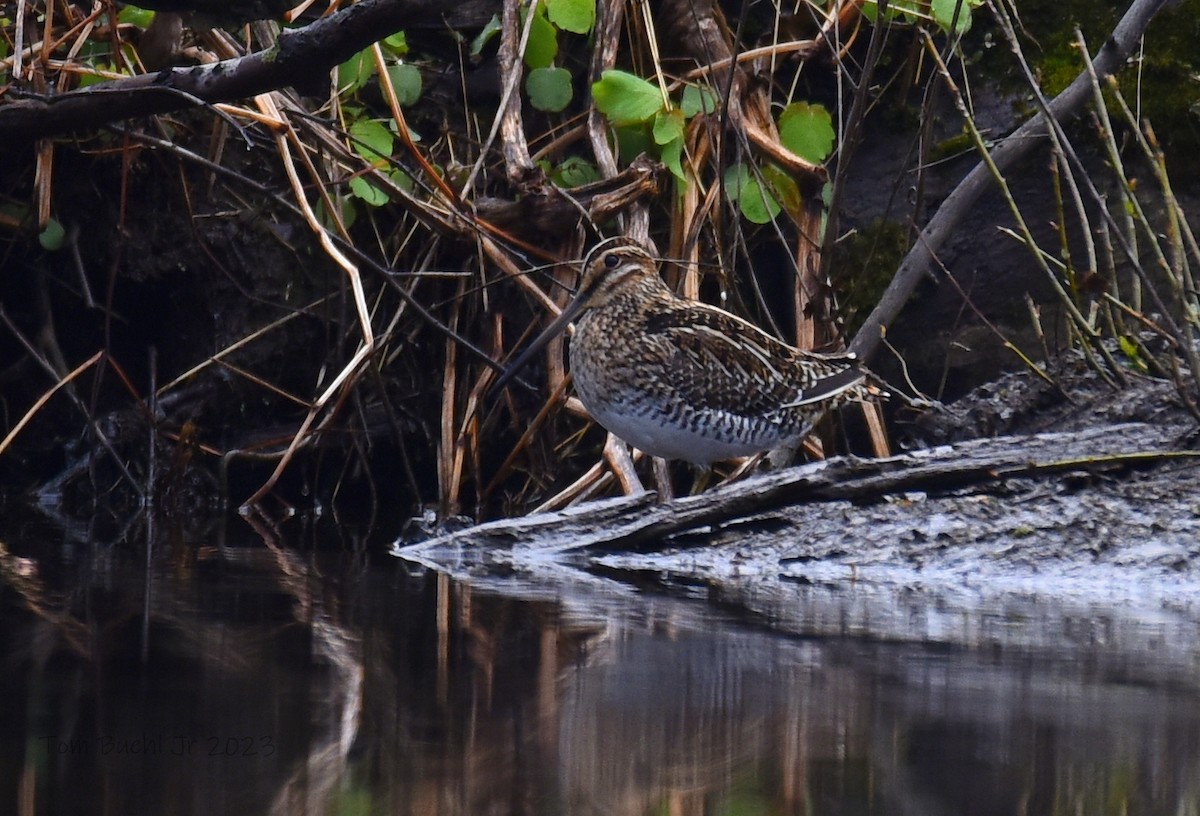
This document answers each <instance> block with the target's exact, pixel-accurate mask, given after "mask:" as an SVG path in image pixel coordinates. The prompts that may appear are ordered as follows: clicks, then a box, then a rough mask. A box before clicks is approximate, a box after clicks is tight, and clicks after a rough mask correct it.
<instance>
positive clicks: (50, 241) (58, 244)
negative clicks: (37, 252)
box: [38, 218, 67, 252]
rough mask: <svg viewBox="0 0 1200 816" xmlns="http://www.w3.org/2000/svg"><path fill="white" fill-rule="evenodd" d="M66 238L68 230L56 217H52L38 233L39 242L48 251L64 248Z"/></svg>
mask: <svg viewBox="0 0 1200 816" xmlns="http://www.w3.org/2000/svg"><path fill="white" fill-rule="evenodd" d="M66 239H67V231H66V230H64V229H63V225H62V224H60V223H58V221H57V220H56V219H54V218H51V219H50V220H49V221H48V222H47V223H46V228H45V229H44V230H42V231H41V233H39V234H38V243H39V244H41V245H42V249H44V250H46V251H47V252H57V251H58V250H60V249H62V245H63V243H65V242H66Z"/></svg>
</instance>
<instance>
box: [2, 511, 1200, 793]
mask: <svg viewBox="0 0 1200 816" xmlns="http://www.w3.org/2000/svg"><path fill="white" fill-rule="evenodd" d="M318 538H319V536H316V535H315V536H314V538H313V539H310V540H307V541H287V542H281V541H276V540H275V539H274V538H273V537H272V536H271V535H269V534H266V533H263V534H261V535H259V536H252V537H247V538H246V539H245V540H243V541H239V542H236V543H230V542H228V541H226V542H224V543H222V544H221V546H215V541H210V540H206V541H200V542H197V541H187V540H184V539H183V538H175V539H174V540H172V541H159V542H156V546H155V547H153V548H150V550H149V551H148V552H147V550H146V549H145V548H144V545H139V544H136V543H130V542H125V543H122V544H120V545H106V546H101V545H97V544H88V543H86V542H82V543H81V542H78V541H62V540H61V539H60V540H57V541H56V540H54V539H53V538H51V537H50V536H49V534H47V533H46V532H45V531H42V532H41V533H39V534H38V535H34V536H23V537H20V538H9V539H5V538H3V537H0V577H2V579H3V580H2V582H0V609H2V610H3V611H2V616H0V660H2V661H3V666H4V670H3V672H0V812H3V813H18V814H42V813H46V814H49V813H113V814H126V813H173V814H192V813H195V814H212V813H237V814H242V815H246V814H258V813H287V814H309V813H312V814H316V813H322V814H325V813H336V814H362V813H387V814H492V813H496V814H527V813H528V814H541V813H546V814H561V813H570V814H593V813H594V814H601V813H603V814H768V813H820V814H926V815H932V814H943V813H944V814H993V813H994V814H1018V813H1019V814H1057V813H1084V814H1094V813H1109V812H1113V813H1116V812H1121V813H1128V814H1158V813H1172V814H1176V813H1182V814H1187V813H1197V812H1200V761H1198V760H1200V721H1198V720H1200V706H1198V703H1200V694H1198V689H1197V686H1196V683H1194V682H1187V681H1186V680H1181V676H1180V673H1179V671H1178V668H1179V667H1178V665H1177V664H1176V663H1175V659H1174V658H1173V662H1172V665H1171V666H1170V667H1169V670H1168V671H1163V672H1160V671H1158V670H1157V669H1156V667H1155V665H1154V664H1153V662H1143V663H1142V664H1141V665H1139V666H1137V667H1134V668H1131V667H1130V666H1129V665H1128V664H1127V662H1122V661H1121V655H1119V654H1112V653H1111V650H1112V647H1111V646H1110V645H1108V644H1105V643H1103V642H1101V641H1099V640H1098V641H1097V642H1095V643H1093V644H1091V645H1090V646H1085V647H1081V646H1080V644H1079V643H1078V642H1075V643H1072V644H1071V648H1070V650H1064V652H1063V653H1064V654H1066V652H1067V651H1069V654H1070V657H1069V658H1064V657H1056V656H1055V653H1054V650H1053V649H1047V648H1045V647H1046V644H1044V643H1042V644H1039V645H1038V647H1037V648H1036V649H1034V648H1029V649H1022V648H1019V647H1016V646H1012V645H1006V646H1004V647H1003V648H1000V647H996V646H995V645H994V644H993V645H992V646H991V647H990V648H967V647H956V646H948V645H946V644H945V643H941V644H928V643H920V642H897V641H883V640H878V639H873V638H872V637H871V636H870V634H869V633H868V632H860V633H859V634H857V635H856V636H853V637H830V636H811V635H810V636H797V635H796V634H794V633H793V634H781V633H779V632H777V631H772V629H771V628H769V627H768V626H766V625H763V624H762V623H761V619H760V620H757V621H755V620H748V619H746V618H745V616H741V615H740V613H737V612H730V613H721V612H720V611H718V610H716V609H715V608H714V607H713V606H711V605H709V604H706V603H704V602H702V601H698V600H682V599H673V598H668V597H662V596H656V595H652V594H646V593H637V592H635V591H633V590H632V589H630V588H627V587H623V586H621V585H618V584H610V583H605V582H602V581H599V580H592V581H586V582H583V581H581V582H579V583H576V584H562V583H559V584H556V585H542V586H532V587H531V586H529V585H526V586H525V587H523V588H522V590H521V592H520V593H516V594H512V593H507V594H506V593H501V592H498V591H497V588H496V587H495V586H492V587H485V588H481V587H480V586H478V585H475V586H473V585H470V584H465V583H456V582H453V581H451V580H449V579H448V578H446V577H445V576H440V575H436V574H432V573H422V574H410V572H409V571H408V568H406V567H405V566H404V565H403V564H402V563H400V562H398V561H396V560H395V559H390V558H386V557H375V556H373V555H371V554H372V553H374V552H381V551H382V549H383V548H382V546H379V547H376V546H374V545H367V544H359V545H350V546H343V545H338V546H328V542H326V545H325V546H318V545H319V544H320V543H321V542H320V541H318V540H317V539H318ZM498 583H499V585H500V586H504V582H498ZM807 602H808V603H814V601H813V600H812V599H811V598H809V599H808V601H807ZM819 611H820V610H816V609H814V610H813V611H812V614H813V615H814V616H815V615H816V614H818V612H819ZM829 611H830V610H826V613H828V612H829ZM739 618H740V619H739ZM1109 622H1110V623H1111V621H1109ZM1121 623H1122V625H1123V626H1126V627H1133V631H1137V627H1138V626H1142V625H1143V624H1139V623H1138V622H1137V621H1123V622H1121ZM1159 625H1161V621H1159V622H1155V623H1150V622H1147V623H1145V624H1144V626H1145V633H1146V638H1147V639H1150V638H1152V637H1153V636H1154V635H1155V632H1156V629H1155V627H1157V626H1159ZM1171 631H1172V633H1173V635H1174V636H1175V637H1179V636H1181V634H1182V633H1184V632H1186V629H1185V628H1183V627H1182V626H1181V625H1180V623H1179V621H1175V622H1173V624H1172V629H1171ZM1192 635H1193V636H1194V635H1195V631H1194V630H1193V631H1192ZM1173 654H1174V655H1175V658H1177V657H1178V651H1176V652H1174V653H1173ZM1081 655H1082V656H1083V657H1081ZM1111 666H1121V667H1122V668H1121V671H1120V672H1119V673H1117V672H1110V671H1108V667H1111Z"/></svg>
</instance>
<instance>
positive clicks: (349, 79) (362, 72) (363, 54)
mask: <svg viewBox="0 0 1200 816" xmlns="http://www.w3.org/2000/svg"><path fill="white" fill-rule="evenodd" d="M374 73H375V57H374V56H373V55H372V54H371V49H369V48H368V49H367V50H365V51H359V52H358V53H357V54H355V55H354V56H353V57H351V58H350V59H348V60H346V61H345V62H343V63H342V64H341V65H339V66H338V89H339V90H340V91H342V92H345V93H354V92H355V91H357V90H358V89H359V88H361V87H362V86H363V85H366V84H367V80H369V79H370V78H371V77H372V76H373V75H374Z"/></svg>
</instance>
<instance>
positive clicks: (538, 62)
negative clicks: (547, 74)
mask: <svg viewBox="0 0 1200 816" xmlns="http://www.w3.org/2000/svg"><path fill="white" fill-rule="evenodd" d="M556 56H558V29H556V28H555V27H554V26H552V25H550V21H549V20H547V19H546V12H545V9H544V8H542V7H541V6H539V7H538V10H537V12H535V13H534V15H533V24H532V25H531V26H530V29H529V41H528V42H527V43H525V64H526V65H527V66H529V67H530V68H549V67H550V65H551V64H553V62H554V58H555V57H556Z"/></svg>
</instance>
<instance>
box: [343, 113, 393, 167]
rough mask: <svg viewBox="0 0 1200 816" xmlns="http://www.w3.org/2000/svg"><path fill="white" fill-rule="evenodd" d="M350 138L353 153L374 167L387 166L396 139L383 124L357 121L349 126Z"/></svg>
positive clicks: (372, 120) (367, 120) (365, 120)
mask: <svg viewBox="0 0 1200 816" xmlns="http://www.w3.org/2000/svg"><path fill="white" fill-rule="evenodd" d="M350 138H351V139H352V140H353V147H354V152H355V153H357V154H358V155H360V156H362V157H363V158H364V159H366V160H367V161H369V162H370V163H371V164H373V165H375V166H376V167H382V166H384V165H386V164H387V159H388V158H389V157H390V156H391V155H392V152H393V148H394V147H395V144H396V138H395V136H393V135H392V132H391V131H390V130H388V129H387V128H386V127H384V125H383V123H381V122H377V121H375V120H374V119H359V120H357V121H355V122H354V123H352V124H351V125H350Z"/></svg>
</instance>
